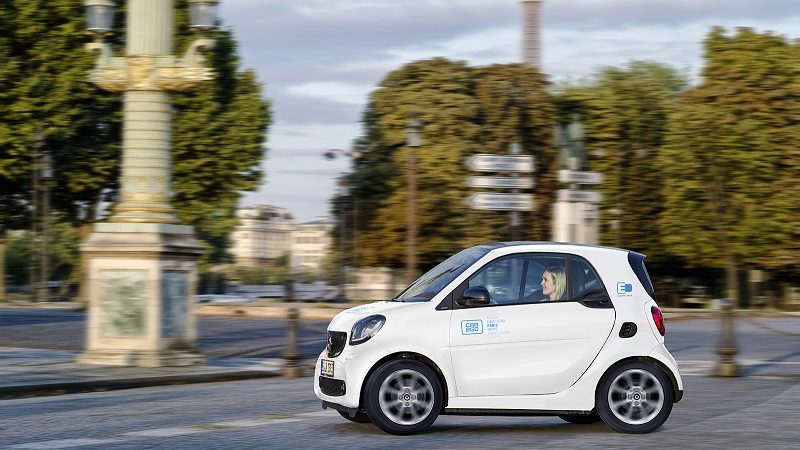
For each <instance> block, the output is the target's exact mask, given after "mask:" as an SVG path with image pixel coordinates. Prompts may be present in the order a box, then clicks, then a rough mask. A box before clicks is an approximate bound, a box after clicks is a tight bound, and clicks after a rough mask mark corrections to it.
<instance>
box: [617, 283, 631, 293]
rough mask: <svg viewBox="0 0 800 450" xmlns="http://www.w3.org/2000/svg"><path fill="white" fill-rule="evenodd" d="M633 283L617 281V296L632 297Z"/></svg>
mask: <svg viewBox="0 0 800 450" xmlns="http://www.w3.org/2000/svg"><path fill="white" fill-rule="evenodd" d="M632 292H633V285H632V284H630V283H626V282H624V281H620V282H619V283H617V296H618V297H631V296H632V295H633V294H632Z"/></svg>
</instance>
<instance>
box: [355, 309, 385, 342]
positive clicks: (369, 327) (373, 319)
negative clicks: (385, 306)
mask: <svg viewBox="0 0 800 450" xmlns="http://www.w3.org/2000/svg"><path fill="white" fill-rule="evenodd" d="M384 323H386V317H383V316H382V315H380V314H375V315H373V316H368V317H364V318H363V319H361V320H359V321H358V322H356V323H355V324H354V325H353V330H352V331H351V332H350V345H358V344H363V343H364V342H367V341H368V340H369V338H371V337H372V336H375V335H376V334H378V331H380V329H381V327H383V324H384Z"/></svg>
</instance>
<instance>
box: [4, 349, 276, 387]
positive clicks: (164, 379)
mask: <svg viewBox="0 0 800 450" xmlns="http://www.w3.org/2000/svg"><path fill="white" fill-rule="evenodd" d="M76 356H77V352H70V351H59V350H41V349H30V348H12V347H0V399H7V398H16V397H24V396H29V395H42V394H65V393H70V392H85V391H96V390H111V389H127V388H134V387H144V386H157V385H166V384H186V383H204V382H212V381H229V380H243V379H249V378H266V377H274V376H280V375H281V371H282V368H283V361H282V360H280V359H264V358H262V359H230V358H226V359H208V360H206V362H205V364H204V365H199V366H188V367H160V368H138V367H112V366H93V365H88V364H77V363H75V362H74V361H75V357H76Z"/></svg>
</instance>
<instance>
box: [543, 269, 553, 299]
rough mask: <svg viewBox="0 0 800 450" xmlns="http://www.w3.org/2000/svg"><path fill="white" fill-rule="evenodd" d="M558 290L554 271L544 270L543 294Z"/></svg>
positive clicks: (550, 293)
mask: <svg viewBox="0 0 800 450" xmlns="http://www.w3.org/2000/svg"><path fill="white" fill-rule="evenodd" d="M555 291H556V280H555V277H554V276H553V274H552V273H550V272H548V271H546V270H545V271H544V273H543V274H542V294H544V295H548V296H549V295H552V294H553V292H555Z"/></svg>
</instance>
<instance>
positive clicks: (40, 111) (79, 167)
mask: <svg viewBox="0 0 800 450" xmlns="http://www.w3.org/2000/svg"><path fill="white" fill-rule="evenodd" d="M86 40H87V35H86V32H85V31H84V20H83V8H82V5H81V2H80V1H78V0H53V1H44V0H33V1H28V0H10V1H6V2H3V4H2V6H0V108H1V109H0V112H1V113H0V223H2V225H4V226H5V227H6V228H12V229H13V228H26V227H27V224H28V223H29V221H30V213H29V208H28V205H29V199H30V191H31V181H30V180H31V173H32V171H33V170H35V162H34V161H35V156H36V154H37V153H40V152H43V151H47V152H49V153H50V155H51V156H52V158H53V166H54V168H55V176H56V183H57V185H58V186H59V189H57V190H54V192H53V206H54V208H55V209H57V210H60V211H63V212H64V214H66V216H67V217H69V218H70V219H72V220H75V221H78V220H80V218H81V217H88V218H90V219H91V218H92V217H93V214H92V212H93V208H94V205H96V204H97V202H98V201H99V200H100V199H102V198H103V196H104V192H105V191H113V190H114V189H115V188H116V179H117V170H118V159H119V139H120V127H119V119H120V107H121V103H120V99H119V98H118V97H110V96H106V95H102V94H100V93H99V92H98V91H97V89H96V88H95V87H94V86H92V85H91V84H89V83H87V74H88V71H89V69H90V68H91V66H92V64H93V61H92V60H93V58H92V56H91V55H90V54H89V53H87V52H86V51H84V49H83V44H84V43H85V42H86ZM37 132H38V133H41V134H42V136H43V138H44V140H43V141H42V142H41V144H40V143H37V142H36V140H35V139H34V136H35V135H36V134H37ZM86 208H88V210H89V211H88V214H86V213H85V211H84V210H85V209H86Z"/></svg>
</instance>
